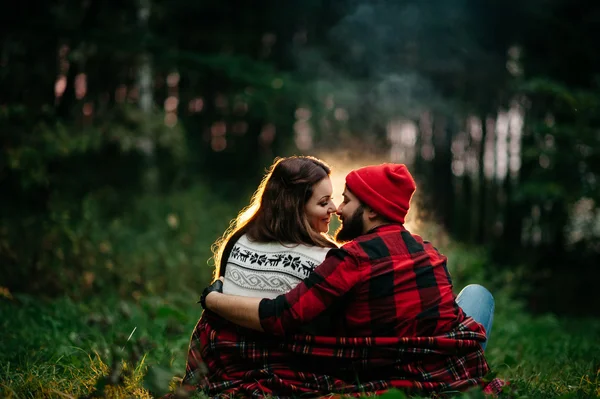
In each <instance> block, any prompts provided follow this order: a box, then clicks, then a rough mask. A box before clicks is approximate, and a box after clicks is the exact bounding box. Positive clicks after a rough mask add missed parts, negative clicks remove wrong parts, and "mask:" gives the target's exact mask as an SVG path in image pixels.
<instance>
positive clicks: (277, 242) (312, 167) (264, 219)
mask: <svg viewBox="0 0 600 399" xmlns="http://www.w3.org/2000/svg"><path fill="white" fill-rule="evenodd" d="M330 173H331V169H330V168H329V166H328V165H327V164H325V162H323V161H321V160H319V159H317V158H313V157H307V156H302V157H300V156H298V157H289V158H278V159H276V160H275V162H274V163H273V165H271V167H270V168H269V170H268V172H267V174H266V175H265V177H264V178H263V180H262V182H261V184H260V185H259V186H258V189H257V190H256V192H255V193H254V195H253V196H252V200H251V202H250V205H249V206H248V207H246V208H245V209H243V210H242V211H241V212H240V213H239V215H238V217H237V218H236V219H235V220H234V221H233V222H232V224H231V226H230V228H229V229H227V231H225V234H224V235H223V237H221V238H220V239H219V240H217V241H216V242H215V244H214V245H213V248H212V249H213V253H214V259H215V266H216V267H215V273H214V277H215V279H217V278H219V277H224V281H223V292H226V293H229V294H234V295H242V296H253V297H260V298H265V297H269V298H274V297H276V296H277V295H279V294H282V293H285V292H287V291H289V290H291V289H292V288H294V287H295V286H296V285H297V284H298V283H300V281H302V280H303V279H304V278H306V277H307V276H308V274H309V273H310V272H311V271H312V270H313V269H314V268H315V267H316V266H317V265H319V264H320V263H321V262H322V261H323V260H324V259H325V255H326V254H327V252H328V251H329V249H331V248H335V247H336V245H335V243H334V242H333V240H331V239H330V238H329V236H328V235H327V230H328V229H329V220H330V218H331V214H332V213H334V212H335V211H336V207H335V205H334V203H333V201H332V194H333V188H332V185H331V180H330V178H329V175H330ZM210 318H211V317H210V314H207V313H206V312H205V313H203V315H202V317H201V318H200V321H198V324H197V325H196V328H195V329H194V332H193V334H192V338H191V341H190V347H189V350H188V357H187V364H186V375H185V378H184V379H183V382H182V384H183V386H184V387H187V389H194V385H195V383H197V382H198V381H200V380H201V381H203V383H202V386H206V385H210V384H217V385H218V384H219V383H220V381H222V380H223V379H222V378H221V375H220V374H218V371H217V370H205V369H204V366H203V361H202V356H201V352H202V348H203V343H205V342H206V340H205V339H203V338H202V337H203V334H205V333H206V331H208V330H209V329H211V327H210V324H211V323H210V322H209V319H210ZM213 322H218V320H213ZM318 323H320V324H319V326H318V328H317V327H313V326H307V327H306V331H307V332H315V331H319V330H324V329H327V328H328V323H327V322H326V321H322V322H318ZM233 328H234V329H235V327H233ZM225 330H226V329H225ZM205 374H206V375H205ZM199 379H200V380H199Z"/></svg>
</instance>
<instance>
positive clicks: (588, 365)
mask: <svg viewBox="0 0 600 399" xmlns="http://www.w3.org/2000/svg"><path fill="white" fill-rule="evenodd" d="M456 251H458V250H456ZM455 254H456V258H459V259H460V257H461V256H464V257H473V256H474V255H473V252H472V251H463V252H455ZM467 271H468V270H467ZM455 272H456V273H455V274H456V275H458V276H459V277H460V276H461V273H466V271H465V270H462V272H461V270H459V269H457V268H456V269H455ZM466 282H467V281H465V283H466ZM505 285H506V286H509V284H505ZM5 296H6V295H5ZM495 296H496V310H497V311H496V315H495V321H494V327H493V333H492V336H491V339H490V343H489V345H488V348H487V352H486V353H487V358H488V361H489V362H490V364H491V366H492V368H493V369H494V370H495V372H497V373H498V376H499V377H502V378H505V379H508V380H510V382H511V386H512V387H513V389H514V396H516V397H529V398H549V397H564V398H567V397H581V398H590V397H600V340H599V338H598V337H600V321H599V320H595V319H587V320H586V319H566V318H558V317H555V316H553V315H543V316H538V317H533V316H531V315H529V314H528V313H527V312H526V311H525V310H524V309H523V308H522V306H521V305H520V304H519V302H517V301H515V300H514V299H512V298H511V294H510V292H509V290H507V289H504V290H496V292H495ZM195 301H196V294H195V293H193V292H186V291H182V292H178V293H176V294H171V295H167V296H155V295H149V296H142V297H140V298H139V299H138V300H137V301H123V300H120V299H118V298H116V297H108V298H95V299H92V300H89V301H87V302H75V301H73V300H71V299H68V298H62V299H58V300H53V301H50V302H44V301H39V300H37V299H35V298H33V297H29V296H16V297H15V298H6V297H4V298H3V299H2V300H1V302H0V314H1V317H0V320H1V321H0V325H1V330H2V332H3V333H2V340H1V343H0V397H3V398H4V397H6V398H42V397H44V398H45V397H56V398H60V397H63V398H69V397H83V396H86V395H89V394H90V393H93V392H97V393H102V392H103V393H104V394H105V395H106V397H151V395H150V393H149V392H148V390H147V389H151V390H152V391H153V392H154V393H156V394H160V393H164V392H165V391H166V390H167V389H168V388H167V387H168V385H169V383H170V382H171V377H172V376H173V375H179V376H181V375H182V373H183V370H184V368H185V356H186V350H187V345H188V339H189V334H190V332H191V331H192V329H193V327H194V325H195V322H196V320H197V318H198V316H199V315H200V307H199V305H197V304H195ZM132 333H133V334H132ZM119 365H124V366H123V367H124V372H123V373H120V372H119V371H120V370H119V367H120V366H119ZM111 373H112V374H114V375H113V376H112V377H111ZM120 374H123V375H125V377H126V378H125V379H124V380H123V381H122V384H117V385H115V386H113V385H111V384H110V382H111V381H110V379H111V378H113V379H114V381H112V382H113V383H114V382H117V381H118V378H119V375H120ZM107 382H108V383H109V384H107ZM478 395H479V393H477V392H471V393H467V394H465V395H464V397H472V398H475V397H478ZM397 397H399V396H397ZM389 399H392V398H389Z"/></svg>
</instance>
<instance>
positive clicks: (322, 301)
mask: <svg viewBox="0 0 600 399" xmlns="http://www.w3.org/2000/svg"><path fill="white" fill-rule="evenodd" d="M332 309H335V312H334V313H332V315H333V316H332V318H333V321H334V325H336V333H337V335H343V336H394V337H414V336H419V337H433V336H438V335H440V334H444V333H447V332H450V331H452V329H453V328H454V327H456V326H457V325H458V324H459V323H461V322H462V321H463V320H464V319H465V317H466V316H465V314H464V313H463V311H462V310H461V309H460V308H459V307H458V306H457V305H456V301H455V297H454V294H453V293H452V283H451V279H450V275H449V274H448V271H447V269H446V258H445V257H444V256H443V255H441V254H439V253H438V252H437V250H436V249H435V248H434V247H433V246H431V244H429V243H427V242H424V241H423V240H422V239H421V238H420V237H418V236H415V235H411V234H410V233H409V232H408V231H407V230H406V229H405V228H404V227H403V226H402V225H401V224H388V225H383V226H379V227H377V228H375V229H372V230H371V231H369V232H368V233H366V234H364V235H362V236H360V237H359V238H357V239H355V240H354V241H352V242H349V243H348V244H346V245H344V246H343V247H342V248H340V249H332V250H330V251H329V253H328V254H327V258H326V259H325V261H324V262H323V263H322V264H321V265H320V266H318V267H317V268H316V269H315V270H314V272H313V273H311V274H310V275H309V276H308V278H306V279H305V280H304V281H303V282H302V283H301V284H299V285H298V286H297V287H296V288H295V289H293V290H291V291H290V292H288V293H287V294H286V295H281V296H279V297H277V298H275V299H274V300H267V299H263V300H262V301H261V303H260V306H259V318H260V323H261V327H262V328H263V330H264V331H266V332H270V333H273V334H277V335H284V334H288V333H293V332H297V331H299V328H300V327H301V326H302V325H304V324H306V323H307V322H310V321H311V320H313V319H315V317H317V316H319V315H321V314H322V313H323V312H326V311H327V312H328V313H330V314H331V310H332ZM338 315H339V316H338ZM474 326H475V327H476V330H477V331H475V330H474V331H475V332H483V327H481V326H480V325H479V324H476V323H474Z"/></svg>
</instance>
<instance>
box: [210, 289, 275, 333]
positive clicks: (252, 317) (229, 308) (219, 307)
mask: <svg viewBox="0 0 600 399" xmlns="http://www.w3.org/2000/svg"><path fill="white" fill-rule="evenodd" d="M261 300H262V299H261V298H251V297H246V296H236V295H227V294H221V293H219V292H211V293H209V294H208V295H207V296H206V307H207V308H208V309H210V310H212V311H213V312H215V313H216V314H218V315H219V316H221V317H223V318H224V319H226V320H229V321H230V322H232V323H234V324H237V325H239V326H242V327H246V328H250V329H252V330H257V331H263V328H262V326H261V325H260V318H259V317H258V306H259V303H260V301H261Z"/></svg>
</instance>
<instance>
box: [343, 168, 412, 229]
mask: <svg viewBox="0 0 600 399" xmlns="http://www.w3.org/2000/svg"><path fill="white" fill-rule="evenodd" d="M346 186H347V187H348V189H349V190H350V191H352V193H353V194H354V195H356V196H357V197H358V199H359V200H360V201H361V202H362V203H364V204H365V205H367V206H369V207H370V208H372V209H373V210H374V211H375V212H377V213H378V214H380V215H381V216H384V217H386V218H388V219H389V220H391V221H394V222H398V223H404V218H405V217H406V214H407V213H408V207H409V204H410V199H411V197H412V195H413V193H414V192H415V190H416V188H417V186H416V184H415V181H414V179H413V177H412V176H411V174H410V173H409V171H408V169H406V166H405V165H402V164H393V163H384V164H381V165H377V166H365V167H364V168H360V169H356V170H353V171H352V172H350V173H348V176H346Z"/></svg>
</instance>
